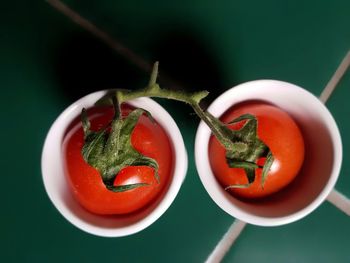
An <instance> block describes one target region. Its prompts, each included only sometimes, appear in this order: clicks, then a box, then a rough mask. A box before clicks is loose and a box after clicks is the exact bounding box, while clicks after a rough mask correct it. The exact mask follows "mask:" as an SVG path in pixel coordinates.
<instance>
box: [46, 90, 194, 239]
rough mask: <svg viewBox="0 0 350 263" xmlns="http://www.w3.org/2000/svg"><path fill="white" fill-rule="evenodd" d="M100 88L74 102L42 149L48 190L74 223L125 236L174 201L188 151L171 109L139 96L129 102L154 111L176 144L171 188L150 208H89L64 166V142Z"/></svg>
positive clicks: (108, 234)
mask: <svg viewBox="0 0 350 263" xmlns="http://www.w3.org/2000/svg"><path fill="white" fill-rule="evenodd" d="M106 92H107V91H99V92H95V93H92V94H89V95H87V96H85V97H83V98H81V99H80V100H78V101H76V102H75V103H73V104H72V105H70V106H69V107H68V108H67V109H66V110H65V111H64V112H63V113H62V114H61V115H60V116H59V117H58V118H57V119H56V121H55V122H54V123H53V125H52V126H51V128H50V130H49V132H48V134H47V137H46V140H45V143H44V147H43V151H42V158H41V169H42V178H43V182H44V186H45V189H46V192H47V194H48V196H49V198H50V200H51V202H52V203H53V204H54V206H55V207H56V208H57V210H58V211H59V212H60V213H61V214H62V215H63V216H64V217H65V218H66V219H67V220H68V221H69V222H70V223H72V224H73V225H75V226H76V227H78V228H80V229H81V230H84V231H86V232H88V233H91V234H94V235H97V236H104V237H121V236H127V235H131V234H134V233H137V232H139V231H141V230H143V229H145V228H147V227H148V226H150V225H151V224H152V223H154V222H155V221H156V220H157V219H158V218H159V217H160V216H161V215H162V214H163V213H164V212H165V211H166V210H167V209H168V208H169V206H170V205H171V204H172V202H173V201H174V199H175V197H176V195H177V194H178V192H179V190H180V187H181V185H182V183H183V181H184V179H185V176H186V172H187V164H188V163H187V162H188V160H187V152H186V148H185V144H184V141H183V138H182V135H181V133H180V131H179V128H178V127H177V125H176V123H175V121H174V120H173V118H172V117H171V116H170V115H169V113H168V112H167V111H166V110H165V109H164V108H163V107H162V106H160V105H159V104H158V103H156V102H155V101H154V100H152V99H149V98H139V99H135V100H132V101H129V102H128V103H129V104H130V105H132V106H134V107H139V108H143V109H145V110H148V111H149V112H151V114H152V116H153V118H154V119H155V120H156V121H157V122H158V123H159V124H160V125H161V126H162V127H163V128H164V129H165V131H166V132H167V134H168V136H169V139H170V141H171V143H172V146H173V151H174V157H175V158H174V168H173V175H172V177H171V182H170V184H169V186H168V189H167V191H165V193H163V194H162V195H161V196H159V197H158V198H157V200H156V201H155V202H153V203H152V204H151V205H149V206H148V207H147V208H145V209H142V210H140V211H139V212H134V213H131V214H127V215H120V216H117V215H115V216H100V215H95V214H92V213H90V212H88V211H87V210H85V209H84V208H83V207H82V206H80V204H79V203H78V202H77V201H76V200H75V199H74V197H73V195H72V194H71V192H70V191H71V190H70V189H69V187H68V183H67V181H66V177H65V175H64V169H63V159H62V142H63V139H64V135H65V133H66V131H67V127H68V126H69V125H70V124H71V123H72V121H73V120H74V119H75V118H76V117H77V116H79V115H80V113H81V110H82V108H89V107H92V106H93V105H94V103H95V102H96V101H97V100H98V99H100V98H101V97H102V96H104V95H105V94H106Z"/></svg>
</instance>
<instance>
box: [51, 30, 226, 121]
mask: <svg viewBox="0 0 350 263" xmlns="http://www.w3.org/2000/svg"><path fill="white" fill-rule="evenodd" d="M146 53H148V54H150V57H152V58H153V60H154V61H159V62H160V75H161V77H162V76H163V77H164V78H162V80H161V81H160V84H161V86H162V87H166V88H169V89H182V90H186V91H198V90H208V91H209V92H210V95H209V96H208V97H207V98H206V99H205V100H204V104H203V106H204V107H206V106H207V105H209V103H210V101H211V100H213V99H215V98H216V97H217V96H218V95H220V94H221V93H222V92H223V91H224V87H223V84H222V81H221V79H222V78H221V76H220V72H219V69H218V65H217V63H216V61H215V59H214V57H213V56H212V54H210V52H209V51H208V50H207V49H206V48H205V46H204V45H203V44H202V43H201V41H200V40H199V39H197V38H196V37H195V34H194V33H193V32H190V31H189V30H187V29H184V30H182V29H181V28H177V29H176V30H171V31H165V33H160V34H159V35H158V37H156V38H155V41H154V42H151V43H150V50H148V51H147V52H146ZM154 61H149V62H150V63H153V62H154ZM54 63H55V65H54V66H55V72H56V73H57V79H58V82H59V83H60V84H61V87H62V91H63V92H64V94H65V95H66V97H67V98H68V99H69V101H70V102H73V101H75V100H77V99H79V98H81V97H82V96H84V95H86V94H88V93H91V92H93V91H97V90H103V89H115V88H123V89H138V88H142V87H144V86H145V85H146V84H147V82H148V78H149V74H148V73H147V72H144V71H141V70H140V69H139V68H137V67H136V66H135V65H133V64H131V63H130V62H129V61H127V60H126V59H124V58H123V56H121V55H120V54H117V53H116V52H115V51H114V50H112V49H111V48H110V47H108V46H107V45H105V44H104V43H103V42H101V41H100V40H98V39H97V38H95V37H93V36H92V35H90V34H89V33H87V32H74V33H72V34H71V35H70V36H68V37H67V38H66V39H65V40H64V41H63V42H62V44H61V45H60V46H59V47H58V49H57V51H56V57H55V61H54ZM158 101H159V102H160V103H161V104H162V105H164V106H166V107H167V109H168V110H169V111H170V113H172V114H175V115H176V116H177V117H180V118H184V119H185V120H186V119H189V118H190V119H193V116H192V114H191V113H193V111H192V109H191V108H190V107H189V106H183V105H179V102H173V101H168V100H167V101H165V100H158Z"/></svg>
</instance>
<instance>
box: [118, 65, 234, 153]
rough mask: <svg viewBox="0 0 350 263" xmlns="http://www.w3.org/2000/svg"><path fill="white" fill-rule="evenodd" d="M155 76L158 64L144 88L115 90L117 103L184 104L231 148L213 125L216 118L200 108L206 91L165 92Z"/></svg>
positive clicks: (228, 142)
mask: <svg viewBox="0 0 350 263" xmlns="http://www.w3.org/2000/svg"><path fill="white" fill-rule="evenodd" d="M157 76H158V62H156V63H155V64H154V66H153V70H152V74H151V78H150V81H149V84H148V86H147V87H146V88H143V89H140V90H136V91H128V90H117V91H116V97H117V100H118V102H119V103H123V102H126V101H129V100H132V99H136V98H140V97H156V98H163V99H171V100H176V101H181V102H184V103H186V104H189V105H190V106H191V107H192V108H193V110H194V111H195V113H196V114H197V115H198V117H199V118H200V119H201V120H202V121H204V122H205V123H206V124H207V125H208V127H209V128H210V129H211V131H212V133H213V134H214V135H215V137H216V138H217V139H218V140H219V141H220V143H221V144H223V146H225V148H229V149H230V148H232V142H231V141H230V140H229V139H227V138H226V137H227V136H225V134H224V133H223V132H222V131H221V130H220V129H219V128H218V127H217V125H215V122H218V120H216V118H214V117H213V116H212V115H211V114H210V113H209V112H208V111H204V110H203V109H202V108H201V107H200V106H199V103H200V101H201V100H202V99H203V98H205V97H206V96H208V94H209V92H208V91H198V92H192V93H190V92H185V91H179V90H167V89H161V88H160V87H159V85H158V84H157V82H156V81H157Z"/></svg>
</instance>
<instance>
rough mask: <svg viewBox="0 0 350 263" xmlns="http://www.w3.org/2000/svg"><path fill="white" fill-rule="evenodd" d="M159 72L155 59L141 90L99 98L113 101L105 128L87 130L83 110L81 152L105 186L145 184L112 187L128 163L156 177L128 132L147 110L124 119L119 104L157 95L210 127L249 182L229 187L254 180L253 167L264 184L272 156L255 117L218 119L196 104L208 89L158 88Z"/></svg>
mask: <svg viewBox="0 0 350 263" xmlns="http://www.w3.org/2000/svg"><path fill="white" fill-rule="evenodd" d="M157 75H158V62H156V63H155V64H154V67H153V71H152V74H151V78H150V81H149V83H148V85H147V86H146V87H145V88H143V89H140V90H136V91H130V90H116V91H114V92H113V93H109V94H107V95H106V96H105V97H103V98H101V99H100V100H99V101H98V102H96V104H97V105H106V104H113V105H114V107H115V117H114V119H113V120H112V122H111V124H110V125H108V127H105V128H104V129H102V130H100V131H97V132H94V131H91V130H90V123H89V121H88V119H87V116H86V112H85V111H84V110H83V112H82V122H83V128H84V134H85V145H84V147H83V149H82V154H83V157H84V159H85V161H86V162H87V163H89V164H90V165H91V166H93V167H95V168H96V169H97V170H98V171H99V172H100V174H101V176H102V179H103V182H104V183H105V185H106V187H107V189H109V190H111V191H114V192H122V191H126V190H130V189H133V188H136V187H140V186H144V185H145V184H144V183H139V184H131V185H126V186H113V182H114V179H115V177H116V176H117V174H118V172H119V171H120V170H121V169H123V168H124V167H127V166H137V165H143V166H150V167H152V168H154V169H155V176H156V178H157V179H158V180H159V178H158V172H157V171H158V164H157V162H156V161H155V160H153V159H151V158H149V157H146V156H143V155H142V154H140V153H139V152H137V151H136V150H135V149H134V148H133V147H132V145H131V142H130V137H131V133H132V131H133V129H134V127H135V125H136V123H137V121H138V119H139V117H140V116H141V115H142V114H143V113H146V114H147V115H148V116H149V117H150V118H152V117H151V115H150V114H149V113H148V112H147V111H145V110H142V109H136V110H134V111H133V112H131V113H130V114H129V116H128V117H126V118H125V119H122V118H121V114H120V104H121V103H124V102H126V101H129V100H132V99H136V98H139V97H157V98H165V99H172V100H176V101H180V102H184V103H187V104H189V105H190V106H191V107H192V108H193V110H194V111H195V113H196V114H197V115H198V116H199V117H200V118H201V120H203V121H204V122H205V123H206V124H207V125H208V127H209V128H210V129H211V131H212V133H213V134H214V136H215V137H216V138H217V139H218V141H219V142H220V143H221V145H222V146H223V147H224V148H225V149H226V161H227V164H228V166H229V167H231V168H242V169H244V170H245V172H246V175H247V179H248V183H247V184H243V185H230V186H227V187H226V189H230V188H246V187H249V186H250V185H251V184H252V183H253V182H254V181H255V170H256V169H261V168H262V180H261V184H262V186H263V185H264V182H265V180H266V177H267V174H268V172H269V170H270V167H271V165H272V163H273V160H274V158H273V155H272V153H271V151H270V149H269V148H268V146H267V145H265V144H264V143H263V142H262V141H261V140H260V139H259V138H258V136H257V126H258V122H257V119H256V118H255V117H254V116H253V115H250V114H246V115H242V116H240V117H239V118H237V119H235V120H233V121H232V122H230V123H228V124H225V123H222V122H221V121H220V120H219V119H218V118H216V117H214V116H213V115H211V114H210V113H209V112H208V111H204V110H203V109H202V108H201V107H200V105H199V103H200V102H201V100H202V99H204V98H205V97H206V96H207V95H208V94H209V93H208V92H207V91H199V92H192V93H189V92H184V91H177V90H167V89H162V88H160V86H159V84H158V83H157V82H156V80H157ZM239 121H245V124H244V125H243V127H242V128H241V129H240V130H232V129H230V128H229V127H227V126H228V125H229V124H232V123H236V122H239ZM108 129H111V132H108ZM261 157H265V158H266V161H265V164H264V166H263V167H259V166H258V165H257V164H256V162H257V160H258V159H259V158H261Z"/></svg>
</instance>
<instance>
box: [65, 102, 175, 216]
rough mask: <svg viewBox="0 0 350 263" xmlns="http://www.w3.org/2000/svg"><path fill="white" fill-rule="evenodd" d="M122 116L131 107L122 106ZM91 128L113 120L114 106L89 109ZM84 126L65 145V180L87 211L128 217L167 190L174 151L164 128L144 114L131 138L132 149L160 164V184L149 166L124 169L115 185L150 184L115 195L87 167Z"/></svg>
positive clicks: (71, 131)
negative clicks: (127, 214) (84, 153)
mask: <svg viewBox="0 0 350 263" xmlns="http://www.w3.org/2000/svg"><path fill="white" fill-rule="evenodd" d="M122 112H123V115H125V114H127V113H128V112H130V107H123V110H122ZM88 114H89V119H90V122H91V129H92V130H98V129H100V128H102V127H104V126H105V125H106V124H108V123H109V122H110V121H111V120H112V118H113V114H114V112H113V109H112V108H111V107H104V108H101V107H98V108H92V109H89V110H88ZM83 138H84V135H83V129H82V125H81V123H80V121H79V120H77V121H76V122H75V124H73V125H72V126H71V128H70V129H69V131H68V133H67V135H66V137H65V139H64V142H63V156H64V161H65V171H66V177H67V179H68V182H69V185H70V188H71V189H72V192H73V195H74V197H75V198H76V199H77V201H78V202H79V203H80V204H81V205H82V206H83V207H84V208H86V209H87V210H88V211H90V212H93V213H95V214H104V215H107V214H126V213H131V212H134V211H136V210H139V209H141V208H143V207H145V206H147V205H149V204H150V203H151V202H152V201H154V200H155V199H156V198H157V197H158V196H160V195H161V194H162V192H163V191H165V190H166V188H167V186H168V184H169V182H170V177H171V175H172V169H173V150H172V146H171V143H170V141H169V139H168V136H167V134H166V132H165V131H164V129H163V128H162V127H161V126H160V125H159V124H157V123H152V122H151V121H150V119H149V118H148V117H146V116H145V115H142V116H141V117H140V119H139V121H138V123H137V125H136V126H135V129H134V131H133V133H132V135H131V143H132V145H133V147H134V148H135V149H136V150H137V151H139V152H140V153H142V154H143V155H145V156H148V157H151V158H153V159H155V160H156V161H157V162H158V165H159V170H158V173H159V178H160V182H159V183H158V182H157V180H156V178H155V176H154V170H153V168H150V167H147V166H129V167H125V168H124V169H122V170H121V171H120V172H119V173H118V175H117V177H116V179H115V181H114V185H125V184H133V183H147V184H149V185H148V186H141V187H138V188H135V189H132V190H128V191H125V192H118V193H115V192H112V191H110V190H107V189H106V186H105V185H104V184H103V181H102V178H101V176H100V174H99V172H98V171H97V170H96V169H95V168H93V167H91V166H90V165H89V164H87V163H86V162H85V161H84V159H83V157H82V154H81V149H82V147H83V144H84V139H83Z"/></svg>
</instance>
